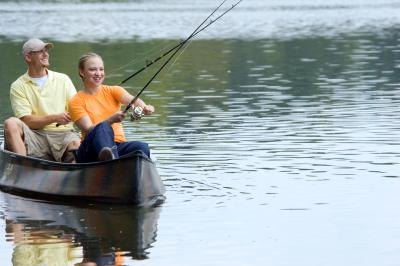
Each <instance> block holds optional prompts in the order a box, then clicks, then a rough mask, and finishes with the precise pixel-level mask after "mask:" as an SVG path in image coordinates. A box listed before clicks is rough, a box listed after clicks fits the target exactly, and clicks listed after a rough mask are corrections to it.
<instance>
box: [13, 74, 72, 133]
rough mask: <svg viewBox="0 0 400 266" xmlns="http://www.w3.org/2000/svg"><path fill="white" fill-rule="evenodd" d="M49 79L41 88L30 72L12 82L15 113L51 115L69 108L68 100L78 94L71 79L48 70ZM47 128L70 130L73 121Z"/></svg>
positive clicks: (20, 114)
mask: <svg viewBox="0 0 400 266" xmlns="http://www.w3.org/2000/svg"><path fill="white" fill-rule="evenodd" d="M47 74H48V79H47V81H46V82H45V84H44V85H43V87H42V88H41V89H40V88H39V87H38V86H37V85H36V83H35V82H34V81H33V80H32V79H31V78H30V77H29V75H28V73H25V74H24V75H22V76H20V77H19V78H18V79H17V80H16V81H14V82H13V83H12V84H11V89H10V100H11V108H12V110H13V112H14V115H15V116H16V117H18V118H21V117H23V116H26V115H51V114H59V113H62V112H65V111H66V110H68V101H69V100H70V99H71V98H72V96H74V95H75V94H76V90H75V87H74V85H73V84H72V81H71V79H70V78H69V77H68V76H67V75H65V74H62V73H58V72H54V71H50V70H47ZM43 129H45V130H70V129H72V123H69V124H67V125H60V126H59V127H56V123H53V124H50V125H47V126H46V127H44V128H43Z"/></svg>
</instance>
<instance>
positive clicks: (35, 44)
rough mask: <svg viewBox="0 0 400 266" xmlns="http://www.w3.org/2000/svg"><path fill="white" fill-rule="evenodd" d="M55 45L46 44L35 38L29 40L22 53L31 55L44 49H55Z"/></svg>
mask: <svg viewBox="0 0 400 266" xmlns="http://www.w3.org/2000/svg"><path fill="white" fill-rule="evenodd" d="M53 47H54V45H53V44H52V43H45V42H43V41H42V40H40V39H37V38H33V39H30V40H28V41H27V42H26V43H24V45H23V46H22V53H23V54H24V55H26V54H29V53H30V52H37V51H41V50H43V49H44V48H53Z"/></svg>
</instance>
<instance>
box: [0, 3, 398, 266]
mask: <svg viewBox="0 0 400 266" xmlns="http://www.w3.org/2000/svg"><path fill="white" fill-rule="evenodd" d="M233 3H234V2H227V4H226V7H229V6H230V5H231V4H233ZM217 4H218V3H215V2H214V1H211V0H198V1H190V2H189V1H187V2H185V3H182V1H176V0H165V1H150V0H149V1H139V0H138V1H112V2H108V1H107V2H106V1H18V2H6V1H0V51H1V53H0V61H1V65H0V87H1V90H0V118H1V119H2V120H4V119H5V118H6V117H8V116H10V115H11V110H10V103H9V99H8V89H9V85H10V83H11V82H12V81H13V80H15V79H16V78H17V77H18V76H19V75H20V74H22V73H23V72H24V71H25V65H24V63H23V62H22V59H21V56H20V48H21V45H22V43H23V41H24V40H25V39H26V38H28V37H30V36H32V34H33V33H35V36H38V37H41V38H44V39H46V40H50V41H52V42H54V44H55V48H54V49H53V50H52V52H51V58H50V60H51V68H52V69H54V70H57V71H60V72H64V73H67V74H68V75H70V76H71V78H72V79H73V81H74V83H75V85H76V87H77V88H80V86H81V83H80V81H79V78H78V77H77V74H76V73H77V71H76V64H77V60H78V58H79V56H80V55H81V54H83V53H85V52H88V51H95V52H98V53H100V54H101V55H102V56H103V59H104V61H105V64H106V72H107V73H108V79H107V82H106V83H108V84H117V83H118V82H120V81H121V80H122V79H123V78H124V77H126V76H128V75H129V74H130V73H132V72H133V71H135V70H136V69H139V68H140V67H141V66H143V65H144V64H145V63H146V60H150V59H154V58H156V57H157V56H158V55H160V54H161V52H162V51H165V49H167V48H169V47H172V46H173V45H174V44H176V43H177V42H179V40H181V39H183V38H185V37H187V36H188V35H189V34H190V33H191V32H192V31H193V30H194V29H195V28H196V27H197V25H198V24H200V23H201V21H202V20H203V19H204V18H205V17H207V15H208V14H209V13H210V12H211V11H212V9H213V8H215V7H216V5H217ZM226 7H225V8H224V9H226ZM399 12H400V3H399V2H398V1H390V0H364V1H361V0H352V1H344V0H333V1H329V3H328V2H326V1H322V0H315V1H300V0H286V1H277V0H275V1H273V0H271V1H264V0H243V2H241V3H240V4H239V6H237V7H236V8H235V9H234V10H233V11H232V12H230V13H228V14H227V15H226V16H225V17H224V18H223V19H221V20H219V21H217V22H216V23H215V24H213V25H211V26H210V27H209V28H208V29H207V30H205V31H203V32H201V33H199V34H198V35H197V36H196V38H195V39H194V40H193V41H192V42H191V44H190V46H189V47H188V48H186V49H185V51H184V53H182V54H180V56H179V57H177V60H175V61H174V63H173V65H172V66H169V67H167V69H165V71H163V72H162V73H161V74H160V75H159V76H158V77H157V78H156V80H155V81H154V82H153V83H152V84H151V85H150V87H149V88H148V89H147V90H146V91H145V92H144V93H143V95H142V96H141V98H142V99H144V100H145V101H146V102H148V103H151V104H153V105H154V106H155V107H156V113H155V114H154V115H153V116H151V117H145V118H143V119H142V120H141V121H140V122H138V123H136V122H130V121H126V122H125V124H124V126H125V131H126V133H127V136H128V138H129V139H140V140H145V141H147V142H148V143H149V144H150V146H151V148H152V152H153V154H155V155H156V157H157V165H158V170H159V173H160V175H161V177H162V179H163V181H164V184H165V186H166V189H167V194H166V196H167V200H166V202H165V203H164V204H163V205H162V206H161V207H158V208H153V209H137V208H133V207H131V206H118V205H117V206H113V205H112V206H110V205H99V204H89V205H88V204H86V205H85V204H84V203H82V205H81V206H76V205H75V206H70V205H64V204H61V203H56V204H50V203H46V202H39V201H35V200H31V199H27V198H21V197H17V196H13V195H9V194H6V193H0V196H1V197H0V213H1V218H2V219H1V220H0V228H2V230H3V233H0V250H1V251H0V261H1V265H56V264H55V261H57V260H59V261H62V262H63V263H64V264H57V265H74V263H77V262H81V261H82V260H87V261H96V262H97V265H193V266H201V265H235V266H242V265H274V266H289V265H304V266H320V265H324V266H327V265H328V266H330V265H332V266H333V265H335V266H336V265H363V266H376V265H380V266H389V265H390V266H392V265H393V266H394V265H400V223H399V221H400V208H399V207H398V206H397V204H398V202H400V193H399V191H400V178H399V177H400V176H399V171H398V169H399V167H400V141H399V137H400V134H399V131H400V123H399V121H400V115H399V112H398V108H399V105H400V94H399V92H400V42H399V41H400V16H398V14H399ZM156 70H157V66H154V67H151V68H149V69H148V70H147V71H146V72H145V73H143V74H141V75H140V76H138V77H136V78H134V79H132V80H130V81H129V82H127V83H126V88H127V89H128V90H129V91H131V92H132V93H136V92H137V91H138V90H140V88H142V87H143V86H144V84H145V83H146V81H147V80H148V79H149V78H150V77H151V76H152V74H153V73H154V72H155V71H156ZM0 129H1V131H2V128H0ZM21 261H22V263H21V264H18V263H19V262H21ZM49 261H52V262H53V263H48V262H49ZM13 262H14V263H13ZM35 263H36V264H35ZM40 263H42V264H40ZM46 263H47V264H46ZM68 263H69V264H68Z"/></svg>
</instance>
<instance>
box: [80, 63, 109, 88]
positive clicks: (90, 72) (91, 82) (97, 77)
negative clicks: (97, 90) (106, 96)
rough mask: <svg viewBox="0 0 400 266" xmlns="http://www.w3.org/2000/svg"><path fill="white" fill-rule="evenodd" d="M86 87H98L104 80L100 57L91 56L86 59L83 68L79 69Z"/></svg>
mask: <svg viewBox="0 0 400 266" xmlns="http://www.w3.org/2000/svg"><path fill="white" fill-rule="evenodd" d="M79 74H80V76H81V77H82V78H83V82H84V84H85V86H86V87H90V88H93V87H99V86H100V85H101V84H102V83H103V81H104V75H105V72H104V64H103V60H102V59H101V58H100V57H97V56H92V57H90V58H88V59H87V60H86V62H85V63H84V65H83V69H80V70H79Z"/></svg>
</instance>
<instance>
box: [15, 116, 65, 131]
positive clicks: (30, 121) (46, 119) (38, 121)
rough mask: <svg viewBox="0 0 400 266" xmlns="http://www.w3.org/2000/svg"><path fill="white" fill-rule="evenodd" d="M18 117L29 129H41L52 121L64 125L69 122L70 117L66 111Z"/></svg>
mask: <svg viewBox="0 0 400 266" xmlns="http://www.w3.org/2000/svg"><path fill="white" fill-rule="evenodd" d="M20 119H21V120H22V121H23V122H24V123H25V124H26V125H27V126H28V127H29V128H31V129H41V128H44V127H45V126H47V125H49V124H52V123H57V124H59V125H66V124H68V123H69V122H71V117H70V116H69V114H68V113H66V112H64V113H60V114H54V115H45V116H41V115H25V116H23V117H21V118H20Z"/></svg>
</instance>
